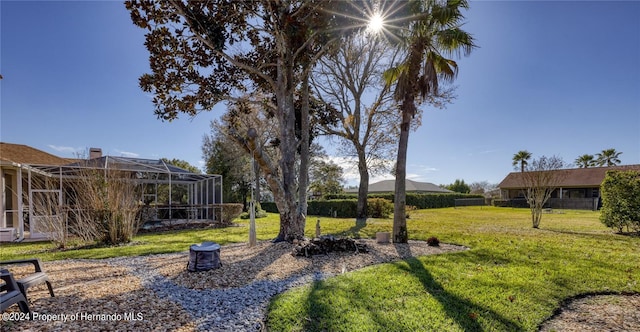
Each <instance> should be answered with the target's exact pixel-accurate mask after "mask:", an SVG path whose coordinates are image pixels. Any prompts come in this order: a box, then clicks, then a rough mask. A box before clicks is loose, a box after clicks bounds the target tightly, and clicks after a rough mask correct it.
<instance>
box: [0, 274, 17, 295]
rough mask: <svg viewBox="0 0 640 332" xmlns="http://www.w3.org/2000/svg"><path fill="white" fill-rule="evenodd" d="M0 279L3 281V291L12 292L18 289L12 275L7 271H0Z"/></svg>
mask: <svg viewBox="0 0 640 332" xmlns="http://www.w3.org/2000/svg"><path fill="white" fill-rule="evenodd" d="M0 279H2V281H4V283H5V284H4V286H3V290H7V291H12V290H17V291H19V290H20V289H19V288H18V284H17V283H16V279H14V278H13V274H11V272H9V270H0Z"/></svg>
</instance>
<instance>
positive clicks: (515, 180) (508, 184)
mask: <svg viewBox="0 0 640 332" xmlns="http://www.w3.org/2000/svg"><path fill="white" fill-rule="evenodd" d="M613 170H619V171H630V170H634V171H639V172H640V165H624V166H609V167H588V168H571V169H562V170H558V171H564V172H566V177H565V178H564V179H563V180H562V182H561V183H560V184H559V185H558V186H559V187H572V188H575V187H599V186H600V184H601V183H602V180H604V177H605V175H606V173H607V171H613ZM498 187H499V188H500V189H519V188H524V185H523V184H522V173H521V172H512V173H509V174H508V175H507V176H506V177H505V178H504V180H502V182H500V184H498Z"/></svg>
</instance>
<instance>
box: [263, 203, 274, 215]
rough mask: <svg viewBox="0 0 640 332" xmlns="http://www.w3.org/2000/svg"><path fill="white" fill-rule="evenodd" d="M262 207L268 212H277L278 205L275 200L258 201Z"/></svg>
mask: <svg viewBox="0 0 640 332" xmlns="http://www.w3.org/2000/svg"><path fill="white" fill-rule="evenodd" d="M260 206H261V207H262V209H263V210H264V211H266V212H269V213H278V207H277V206H276V203H275V202H262V203H260Z"/></svg>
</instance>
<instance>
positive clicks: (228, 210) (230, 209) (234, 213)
mask: <svg viewBox="0 0 640 332" xmlns="http://www.w3.org/2000/svg"><path fill="white" fill-rule="evenodd" d="M241 214H242V204H240V203H225V204H222V223H223V224H224V225H230V224H231V223H232V222H233V220H234V219H236V218H238V217H239V216H240V215H241Z"/></svg>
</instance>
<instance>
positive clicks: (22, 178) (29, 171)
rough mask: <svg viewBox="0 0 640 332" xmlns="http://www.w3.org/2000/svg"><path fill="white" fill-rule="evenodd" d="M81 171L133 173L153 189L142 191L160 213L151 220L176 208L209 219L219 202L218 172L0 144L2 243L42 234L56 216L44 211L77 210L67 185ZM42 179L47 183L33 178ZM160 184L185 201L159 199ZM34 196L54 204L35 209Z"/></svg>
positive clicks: (99, 153) (170, 214)
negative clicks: (177, 189)
mask: <svg viewBox="0 0 640 332" xmlns="http://www.w3.org/2000/svg"><path fill="white" fill-rule="evenodd" d="M79 169H100V170H103V169H104V170H106V169H116V170H118V171H123V172H127V173H129V174H131V178H132V179H134V180H132V181H134V183H135V184H136V185H140V186H143V187H144V188H150V189H154V188H155V190H150V193H148V192H145V191H144V190H141V191H140V195H141V196H140V200H139V202H140V204H143V203H144V204H146V205H147V206H148V207H150V208H153V210H154V211H159V212H156V213H155V214H154V216H153V217H151V218H153V219H151V220H159V219H165V218H167V219H172V218H175V216H174V215H175V213H174V211H181V212H183V213H184V212H185V211H188V213H189V219H192V220H193V219H204V220H212V219H215V214H214V213H215V211H218V210H219V209H220V204H221V203H222V177H221V176H220V175H213V174H195V173H191V172H189V171H187V170H184V169H182V168H179V167H176V166H174V165H171V164H168V163H165V162H164V161H163V160H153V159H142V158H125V157H112V156H103V155H102V150H101V149H97V148H92V149H90V153H89V158H88V159H70V158H60V157H58V156H54V155H52V154H49V153H46V152H44V151H41V150H38V149H34V148H32V147H29V146H26V145H22V144H12V143H4V142H0V186H1V187H2V190H1V191H0V241H14V240H19V241H20V240H22V239H25V238H46V237H48V236H49V235H48V233H47V232H48V230H47V229H45V227H43V225H42V223H41V222H40V220H43V219H42V218H51V217H54V216H55V217H57V216H58V215H55V214H54V215H43V214H42V213H43V211H46V212H48V213H56V212H55V211H61V209H60V208H61V207H65V208H67V209H69V208H73V209H81V208H82V207H78V206H72V202H70V199H69V198H68V197H67V193H68V190H67V188H69V185H70V184H71V183H72V182H73V181H76V180H75V179H77V178H78V175H77V174H79V173H78V170H79ZM45 178H46V179H51V181H36V180H39V179H45ZM43 183H48V184H47V186H48V187H46V188H45V187H38V186H42V185H43ZM158 186H165V188H168V190H169V197H170V196H171V188H175V187H176V186H182V187H183V188H186V192H187V195H188V204H176V203H175V202H172V201H171V199H169V201H168V202H159V201H158ZM36 195H37V196H38V197H43V196H46V197H48V198H51V199H48V200H47V202H48V203H47V204H55V205H56V206H47V207H44V208H43V207H38V208H34V204H30V201H34V202H35V199H33V198H34V196H36ZM49 202H55V203H49ZM49 211H53V212H49ZM162 212H165V213H162ZM164 216H166V217H164Z"/></svg>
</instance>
